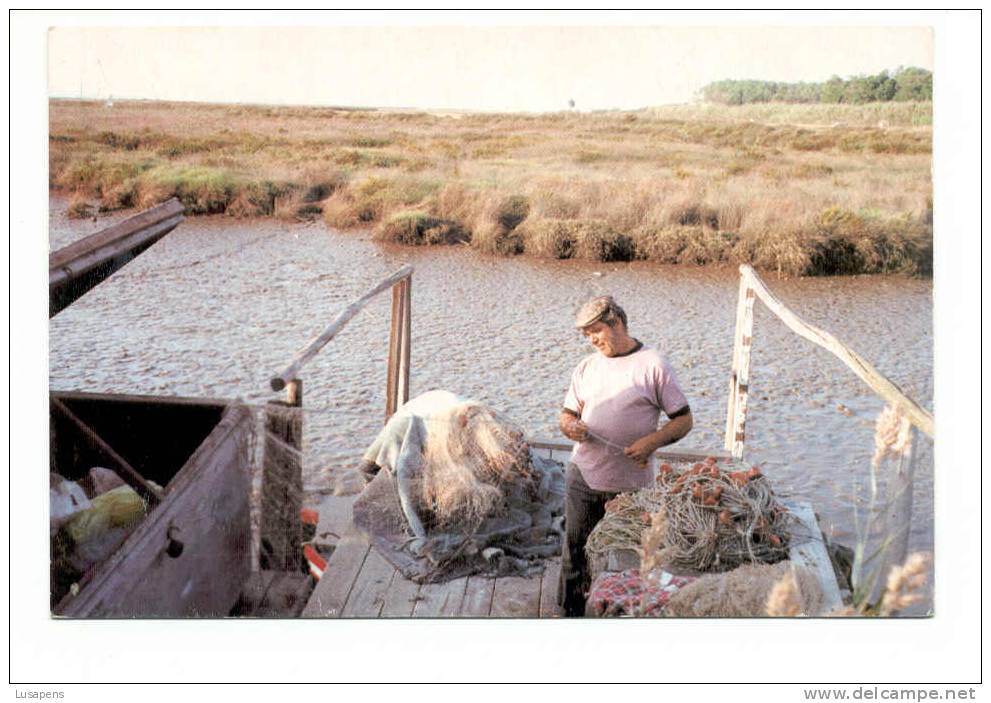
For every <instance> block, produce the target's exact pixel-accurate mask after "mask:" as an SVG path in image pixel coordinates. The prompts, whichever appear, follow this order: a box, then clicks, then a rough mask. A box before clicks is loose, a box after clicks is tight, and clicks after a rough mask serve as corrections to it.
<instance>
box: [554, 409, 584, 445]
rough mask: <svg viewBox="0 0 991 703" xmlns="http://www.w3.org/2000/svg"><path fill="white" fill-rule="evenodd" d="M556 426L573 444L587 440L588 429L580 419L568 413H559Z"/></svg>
mask: <svg viewBox="0 0 991 703" xmlns="http://www.w3.org/2000/svg"><path fill="white" fill-rule="evenodd" d="M558 425H559V426H560V428H561V432H562V433H563V434H564V436H565V437H567V438H568V439H570V440H571V441H573V442H584V441H585V440H586V439H588V427H587V426H586V425H585V423H584V422H582V421H581V420H580V419H578V418H577V417H575V416H574V415H572V414H570V413H561V417H560V418H558Z"/></svg>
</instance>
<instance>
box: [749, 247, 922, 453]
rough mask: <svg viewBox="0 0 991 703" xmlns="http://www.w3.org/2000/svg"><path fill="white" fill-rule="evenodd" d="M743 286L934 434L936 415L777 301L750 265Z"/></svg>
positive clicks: (830, 336) (845, 346)
mask: <svg viewBox="0 0 991 703" xmlns="http://www.w3.org/2000/svg"><path fill="white" fill-rule="evenodd" d="M740 274H741V287H742V285H743V281H746V283H747V285H748V286H749V287H750V288H752V289H753V290H754V292H755V294H756V295H757V297H758V298H760V299H761V301H763V303H764V304H765V305H766V306H767V307H768V308H769V309H770V310H771V312H773V313H774V314H775V315H777V316H778V318H780V320H781V321H782V322H784V323H785V325H787V326H788V328H789V329H791V330H792V331H793V332H794V333H795V334H797V335H798V336H800V337H802V338H804V339H807V340H808V341H810V342H812V343H813V344H816V345H818V346H820V347H822V348H823V349H825V350H827V351H829V352H831V353H832V354H833V355H835V356H836V357H837V358H838V359H839V360H840V361H842V362H843V363H844V364H846V365H847V366H848V367H849V368H850V370H852V371H853V372H854V373H855V374H856V375H857V376H858V377H859V378H860V379H861V380H862V381H863V382H864V383H866V384H867V385H868V386H870V387H871V389H872V390H873V391H874V392H875V393H877V394H878V395H879V396H881V397H882V398H884V400H886V401H887V402H888V403H890V404H891V405H894V406H895V407H897V408H898V409H899V410H901V411H902V412H903V413H904V414H905V416H906V417H907V418H908V420H909V422H911V423H912V424H913V425H915V426H916V427H918V428H919V429H920V430H922V431H923V432H925V433H926V434H927V435H929V436H930V437H932V436H933V434H934V433H935V422H934V420H933V415H932V413H930V412H929V411H928V410H926V409H924V408H923V407H922V406H920V405H919V404H918V403H916V402H915V401H914V400H912V399H911V398H909V397H908V396H907V395H905V394H904V393H903V392H902V390H901V389H900V388H899V387H898V386H896V385H895V384H894V383H892V382H891V381H890V380H889V379H888V378H887V377H886V376H884V374H882V373H881V372H880V371H878V370H877V369H876V368H874V366H873V365H872V364H871V363H870V362H869V361H867V360H866V359H864V358H863V357H862V356H860V355H859V354H857V353H856V352H855V351H853V350H852V349H850V348H849V347H848V346H847V345H846V344H844V343H843V342H841V341H840V340H839V339H837V338H836V337H834V336H833V335H831V334H830V333H829V332H826V331H825V330H821V329H819V328H818V327H814V326H813V325H810V324H809V323H807V322H805V321H804V320H802V319H801V318H800V317H799V316H798V315H796V314H795V313H794V312H792V311H791V310H790V309H789V308H788V306H786V305H785V304H784V303H782V302H781V301H780V300H778V299H777V298H776V297H775V296H774V294H773V293H771V291H770V290H769V289H768V288H767V286H766V285H765V284H764V281H762V280H761V279H760V277H759V276H758V275H757V273H756V272H755V271H754V270H753V268H751V267H750V266H748V265H746V264H743V265H741V266H740Z"/></svg>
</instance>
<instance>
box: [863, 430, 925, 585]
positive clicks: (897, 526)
mask: <svg viewBox="0 0 991 703" xmlns="http://www.w3.org/2000/svg"><path fill="white" fill-rule="evenodd" d="M918 454H919V433H918V430H917V429H916V428H915V426H912V429H911V430H910V434H909V439H908V443H907V445H906V447H905V451H904V452H903V453H902V454H901V455H900V456H899V457H898V458H897V459H888V460H885V461H884V462H883V464H882V466H887V467H889V470H888V471H886V472H884V474H883V475H885V477H886V478H887V490H886V495H887V498H886V500H885V518H884V526H885V534H884V539H885V540H887V542H888V543H887V547H886V548H885V549H884V552H883V558H882V561H881V568H880V570H879V571H878V575H879V578H878V580H877V583H876V584H875V587H874V597H875V600H876V599H877V598H879V597H880V594H881V592H883V590H884V587H885V584H886V583H887V580H888V573H889V572H890V571H891V567H893V566H901V565H902V564H904V563H905V559H906V557H907V556H908V538H909V534H910V532H911V527H912V489H913V483H914V480H915V465H916V463H917V462H918ZM879 473H881V471H880V467H879Z"/></svg>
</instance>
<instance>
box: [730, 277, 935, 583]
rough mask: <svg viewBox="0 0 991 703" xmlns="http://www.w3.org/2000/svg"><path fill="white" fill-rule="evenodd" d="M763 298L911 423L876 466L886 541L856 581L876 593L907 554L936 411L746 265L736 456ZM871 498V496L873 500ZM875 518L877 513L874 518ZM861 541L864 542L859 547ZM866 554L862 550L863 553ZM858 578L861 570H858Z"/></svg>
mask: <svg viewBox="0 0 991 703" xmlns="http://www.w3.org/2000/svg"><path fill="white" fill-rule="evenodd" d="M757 298H760V300H761V301H762V302H763V303H764V304H765V305H766V306H767V307H768V309H769V310H770V311H771V312H773V313H774V314H775V315H777V317H778V318H779V319H780V320H781V321H782V322H784V323H785V325H787V326H788V328H789V329H791V330H792V331H793V332H795V334H797V335H799V336H800V337H803V338H805V339H807V340H809V341H810V342H812V343H813V344H816V345H818V346H820V347H822V348H823V349H826V350H827V351H829V352H831V353H832V354H833V355H835V356H836V357H837V358H838V359H839V360H840V361H842V362H843V363H844V364H846V365H847V367H849V368H850V370H851V371H853V372H854V373H855V374H856V375H857V376H858V377H859V378H860V379H861V380H862V381H864V383H866V384H867V385H868V386H870V388H871V390H873V391H874V392H875V393H876V394H877V395H878V396H879V397H881V398H882V399H883V400H885V401H886V402H887V403H888V405H889V406H891V407H892V408H895V409H896V410H897V411H898V413H899V414H900V415H901V418H902V419H901V420H900V421H902V422H908V423H910V425H911V428H910V429H909V434H908V441H907V442H906V443H905V445H904V446H903V447H902V448H901V450H900V451H899V452H897V453H895V454H894V455H893V456H890V457H885V458H881V459H880V460H879V461H878V462H877V463H876V464H875V465H874V467H873V470H874V471H876V472H883V473H884V474H885V475H886V476H887V479H888V480H887V481H886V482H885V483H886V486H887V496H886V499H885V506H884V516H883V520H884V522H885V535H886V537H885V544H884V545H883V546H882V550H881V551H882V555H881V560H880V561H881V566H880V568H878V569H877V570H876V571H875V575H876V578H875V582H874V583H873V584H867V585H866V586H865V585H864V584H856V583H855V584H854V585H855V587H863V588H865V589H866V590H867V591H874V593H875V595H876V593H877V591H878V590H879V588H880V585H881V584H883V582H884V579H885V578H886V576H887V574H888V572H889V571H890V569H891V567H892V566H895V565H899V564H901V563H902V562H903V561H904V560H905V557H906V555H907V553H908V539H909V529H910V527H911V520H912V486H913V482H914V479H915V465H916V463H917V459H918V454H919V447H918V432H919V431H921V432H923V433H925V434H926V435H927V436H929V437H930V438H932V437H933V435H934V432H935V421H934V419H933V415H932V413H930V412H929V411H928V410H926V409H925V408H923V407H921V406H920V405H919V404H918V403H916V402H915V401H914V400H913V399H911V398H909V397H908V396H907V395H905V393H903V392H902V390H901V389H900V388H899V387H898V386H896V385H895V384H894V383H893V382H892V381H891V380H890V379H888V378H887V377H886V376H884V374H882V373H881V372H880V371H878V370H877V369H876V368H874V365H873V364H871V363H870V362H869V361H867V360H866V359H864V358H863V357H862V356H860V354H858V353H857V352H855V351H853V350H852V349H850V347H848V346H847V345H846V344H844V343H843V342H841V341H840V340H839V339H837V338H836V337H834V336H833V335H832V334H830V333H829V332H826V331H825V330H821V329H819V328H818V327H815V326H813V325H810V324H809V323H807V322H805V321H804V320H802V319H801V318H800V317H799V316H798V315H796V314H795V313H794V312H792V310H790V309H789V308H788V306H786V305H785V304H784V303H782V302H781V301H780V300H778V299H777V298H776V297H775V296H774V294H773V293H771V291H770V290H768V288H767V286H766V285H765V284H764V281H762V280H761V279H760V277H759V276H758V275H757V273H756V272H755V271H754V270H753V269H752V268H751V267H750V266H748V265H746V264H744V265H742V266H740V293H739V298H738V300H737V307H736V333H735V336H734V341H733V366H732V373H731V375H730V382H729V400H728V405H727V410H726V437H725V447H726V450H727V451H728V452H730V453H731V454H732V456H733V457H734V458H736V459H742V457H743V446H744V440H745V438H746V424H747V398H748V396H749V390H750V350H751V346H752V344H751V342H752V339H753V326H754V300H755V299H757ZM872 500H873V499H872ZM871 519H873V517H872V518H871ZM862 547H863V546H862V545H861V548H862ZM861 556H862V555H861ZM854 578H855V580H856V578H857V573H856V569H855V574H854Z"/></svg>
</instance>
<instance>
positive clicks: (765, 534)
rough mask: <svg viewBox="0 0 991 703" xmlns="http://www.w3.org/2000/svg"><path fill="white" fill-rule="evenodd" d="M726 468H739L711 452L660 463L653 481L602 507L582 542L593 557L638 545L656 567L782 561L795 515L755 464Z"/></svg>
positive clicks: (721, 567) (703, 568)
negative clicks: (677, 463) (679, 462)
mask: <svg viewBox="0 0 991 703" xmlns="http://www.w3.org/2000/svg"><path fill="white" fill-rule="evenodd" d="M730 468H736V469H737V470H735V471H729V470H725V469H722V468H720V467H719V465H718V463H717V461H716V459H715V458H713V457H709V458H707V459H706V460H705V461H704V462H698V463H696V464H694V465H692V466H691V467H690V468H683V469H682V470H680V471H679V470H676V469H675V468H674V467H672V466H671V465H670V464H662V465H661V470H660V474H659V475H658V477H657V485H656V486H654V487H652V488H648V489H643V490H641V491H637V492H636V493H624V494H621V495H619V496H617V497H616V498H615V499H613V500H612V501H610V502H609V503H608V504H607V505H606V515H605V517H604V518H603V519H602V520H601V521H600V522H599V524H598V525H597V526H596V527H595V529H594V530H593V531H592V534H591V535H590V536H589V539H588V542H587V543H586V553H587V555H588V556H589V558H590V560H594V559H595V557H597V556H602V555H604V554H606V553H607V552H609V551H610V550H614V549H619V550H622V549H626V550H637V551H640V552H641V553H642V554H645V555H646V556H649V557H650V558H651V559H652V561H653V562H654V563H656V564H658V565H660V564H664V565H667V566H670V567H674V568H675V569H676V570H683V571H689V572H698V573H704V572H712V571H729V570H731V569H735V568H736V567H738V566H740V565H741V564H758V563H765V564H771V563H775V562H778V561H781V560H782V559H786V558H787V557H788V546H789V542H790V540H791V534H792V527H793V525H794V524H795V523H796V521H795V520H794V518H793V517H792V516H791V514H790V513H789V512H788V510H787V509H786V508H785V507H784V506H783V505H781V504H780V503H779V502H778V501H777V499H776V498H775V495H774V491H773V490H772V488H771V485H770V482H769V481H768V479H767V478H766V477H765V476H763V475H762V474H761V472H760V470H759V469H758V468H757V467H753V468H751V469H749V470H745V469H743V468H742V467H739V466H738V465H734V466H733V467H730ZM648 528H649V529H648ZM645 533H648V534H646V535H645ZM645 536H646V537H649V544H642V538H644V537H645Z"/></svg>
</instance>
